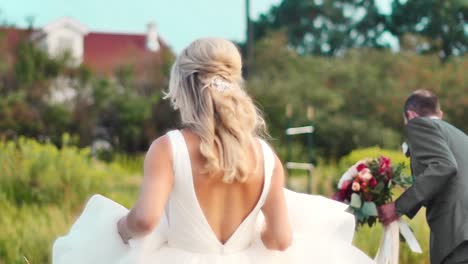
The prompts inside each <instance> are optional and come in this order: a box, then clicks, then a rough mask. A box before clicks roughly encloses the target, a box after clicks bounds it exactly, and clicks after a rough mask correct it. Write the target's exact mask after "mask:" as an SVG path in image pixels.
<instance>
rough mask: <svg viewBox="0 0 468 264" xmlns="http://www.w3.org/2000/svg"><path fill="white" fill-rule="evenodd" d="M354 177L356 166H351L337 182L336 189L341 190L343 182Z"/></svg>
mask: <svg viewBox="0 0 468 264" xmlns="http://www.w3.org/2000/svg"><path fill="white" fill-rule="evenodd" d="M356 175H358V171H357V165H353V166H351V167H350V168H349V169H348V170H347V171H346V172H345V173H344V174H343V176H341V179H340V181H339V182H338V189H341V187H342V186H343V183H344V182H345V181H350V180H352V179H354V178H355V177H356Z"/></svg>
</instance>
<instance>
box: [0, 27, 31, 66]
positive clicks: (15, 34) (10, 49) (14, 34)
mask: <svg viewBox="0 0 468 264" xmlns="http://www.w3.org/2000/svg"><path fill="white" fill-rule="evenodd" d="M29 34H31V30H27V29H18V28H14V27H0V52H1V53H3V54H4V55H5V56H6V60H7V62H8V63H13V62H14V60H15V50H16V47H18V45H19V44H20V43H21V41H23V40H25V39H27V37H28V36H29Z"/></svg>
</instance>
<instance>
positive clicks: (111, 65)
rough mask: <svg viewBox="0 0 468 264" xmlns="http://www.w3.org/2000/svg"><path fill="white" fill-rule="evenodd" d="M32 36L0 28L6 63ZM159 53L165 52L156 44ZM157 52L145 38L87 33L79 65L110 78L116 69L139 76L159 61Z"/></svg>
mask: <svg viewBox="0 0 468 264" xmlns="http://www.w3.org/2000/svg"><path fill="white" fill-rule="evenodd" d="M31 33H32V32H31V31H30V30H25V29H17V28H13V27H3V28H2V27H0V51H5V50H6V52H7V56H8V57H7V59H14V58H13V57H12V56H14V50H15V48H16V47H17V46H18V44H19V43H20V42H21V41H22V40H24V39H26V38H27V37H28V36H29V35H30V34H31ZM159 43H160V46H161V49H164V48H166V46H165V45H164V43H163V42H162V41H161V40H159ZM159 55H160V52H158V51H157V52H153V51H150V50H148V49H147V47H146V35H145V34H141V35H137V34H119V33H100V32H99V33H97V32H90V33H89V34H87V35H85V37H84V55H83V64H85V65H86V66H88V67H90V68H91V69H92V70H95V71H97V72H99V73H101V74H106V75H107V74H112V73H114V72H115V70H116V69H118V68H119V67H120V66H124V65H132V66H134V67H135V71H136V72H142V71H143V70H144V69H145V66H146V65H147V64H148V63H151V62H154V61H155V60H156V61H159V58H160V56H159Z"/></svg>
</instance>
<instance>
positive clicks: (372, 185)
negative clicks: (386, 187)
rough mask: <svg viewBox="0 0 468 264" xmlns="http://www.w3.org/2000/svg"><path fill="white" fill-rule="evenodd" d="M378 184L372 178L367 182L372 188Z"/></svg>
mask: <svg viewBox="0 0 468 264" xmlns="http://www.w3.org/2000/svg"><path fill="white" fill-rule="evenodd" d="M378 183H379V182H378V181H377V179H376V178H374V177H372V178H371V179H370V180H369V186H370V187H372V188H374V187H375V186H377V184H378Z"/></svg>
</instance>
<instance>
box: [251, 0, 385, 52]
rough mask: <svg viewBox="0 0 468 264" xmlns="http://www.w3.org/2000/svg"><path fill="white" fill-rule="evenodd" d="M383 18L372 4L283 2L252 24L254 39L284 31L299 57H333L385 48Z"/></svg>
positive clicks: (367, 0) (360, 0)
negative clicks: (362, 49)
mask: <svg viewBox="0 0 468 264" xmlns="http://www.w3.org/2000/svg"><path fill="white" fill-rule="evenodd" d="M385 22H386V17H385V16H384V15H383V14H381V13H380V12H379V10H378V8H377V6H376V4H375V1H374V0H283V1H282V2H281V4H279V5H278V6H274V7H273V8H271V10H270V11H269V12H268V13H267V14H263V15H261V16H260V18H259V19H258V21H256V22H255V25H254V31H255V37H256V39H260V38H262V37H264V36H265V35H266V34H267V32H269V31H277V30H284V31H285V32H286V33H287V36H288V45H290V46H292V47H294V48H295V49H296V50H297V51H299V53H302V54H319V55H328V56H333V55H337V54H342V53H343V51H345V50H346V49H348V48H353V47H386V46H387V45H386V44H385V43H382V42H381V41H380V39H381V37H382V34H383V33H384V32H385Z"/></svg>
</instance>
